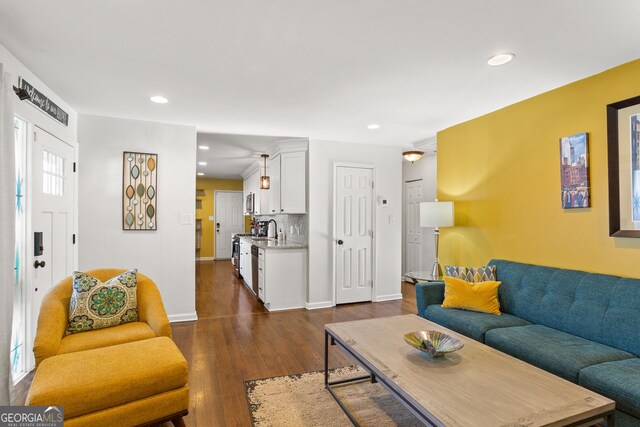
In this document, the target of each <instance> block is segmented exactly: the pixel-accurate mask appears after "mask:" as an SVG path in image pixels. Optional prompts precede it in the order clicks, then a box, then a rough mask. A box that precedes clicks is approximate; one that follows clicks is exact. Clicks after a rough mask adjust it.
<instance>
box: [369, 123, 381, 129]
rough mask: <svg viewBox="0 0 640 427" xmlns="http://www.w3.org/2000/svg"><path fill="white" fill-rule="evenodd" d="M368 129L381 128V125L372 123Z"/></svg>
mask: <svg viewBox="0 0 640 427" xmlns="http://www.w3.org/2000/svg"><path fill="white" fill-rule="evenodd" d="M367 129H380V125H379V124H377V123H371V124H370V125H369V126H367Z"/></svg>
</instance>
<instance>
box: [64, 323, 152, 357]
mask: <svg viewBox="0 0 640 427" xmlns="http://www.w3.org/2000/svg"><path fill="white" fill-rule="evenodd" d="M155 337H156V333H155V332H153V329H151V327H149V325H148V324H146V323H143V322H131V323H125V324H123V325H118V326H112V327H110V328H103V329H96V330H95V331H91V332H87V333H84V334H71V335H67V336H65V337H64V338H62V341H61V342H60V347H59V348H58V353H57V354H64V353H72V352H74V351H83V350H91V349H94V348H101V347H109V346H112V345H117V344H123V343H126V342H132V341H140V340H146V339H149V338H155Z"/></svg>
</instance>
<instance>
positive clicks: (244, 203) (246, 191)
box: [242, 178, 251, 215]
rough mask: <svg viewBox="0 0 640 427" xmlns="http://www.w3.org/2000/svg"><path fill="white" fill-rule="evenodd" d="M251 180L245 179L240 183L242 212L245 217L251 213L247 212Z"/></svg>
mask: <svg viewBox="0 0 640 427" xmlns="http://www.w3.org/2000/svg"><path fill="white" fill-rule="evenodd" d="M250 187H251V179H249V178H245V179H244V181H242V211H243V212H244V214H245V215H251V212H247V196H248V195H249V193H250V192H251V188H250Z"/></svg>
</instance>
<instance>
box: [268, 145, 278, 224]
mask: <svg viewBox="0 0 640 427" xmlns="http://www.w3.org/2000/svg"><path fill="white" fill-rule="evenodd" d="M269 164H270V165H271V168H270V170H269V173H270V174H271V175H270V176H269V178H270V180H271V189H270V190H269V213H270V214H277V213H280V155H277V156H275V157H273V158H272V159H271V160H270V162H269Z"/></svg>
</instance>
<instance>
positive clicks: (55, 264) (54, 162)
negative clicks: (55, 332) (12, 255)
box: [27, 127, 75, 339]
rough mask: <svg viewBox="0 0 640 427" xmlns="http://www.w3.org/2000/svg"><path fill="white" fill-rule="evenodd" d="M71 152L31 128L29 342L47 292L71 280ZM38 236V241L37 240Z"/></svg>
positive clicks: (66, 146) (48, 135)
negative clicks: (63, 280)
mask: <svg viewBox="0 0 640 427" xmlns="http://www.w3.org/2000/svg"><path fill="white" fill-rule="evenodd" d="M73 173H74V172H73V148H72V147H71V146H69V145H68V144H66V143H65V142H63V141H61V140H59V139H58V138H56V137H54V136H52V135H51V134H49V133H48V132H45V131H44V130H41V129H40V128H38V127H34V132H33V144H32V145H31V171H30V177H31V185H30V186H29V188H30V189H31V212H32V215H31V227H30V229H31V233H29V236H28V244H29V246H28V248H27V250H28V252H29V253H30V254H31V255H33V258H32V259H31V263H30V265H28V266H27V268H30V269H31V274H30V275H29V277H30V278H31V279H30V284H31V286H30V287H29V292H30V293H31V324H30V328H29V330H30V331H31V333H32V336H31V339H33V338H34V337H35V330H36V326H37V320H38V313H39V312H40V304H41V302H42V298H43V297H44V295H45V294H46V293H47V291H48V290H49V289H50V288H51V287H52V286H53V285H55V284H56V283H58V282H59V281H60V280H62V279H63V278H65V277H67V276H70V275H71V273H72V269H73V267H74V260H73V223H74V222H73V204H74V197H75V196H74V180H73ZM36 236H38V237H36Z"/></svg>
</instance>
